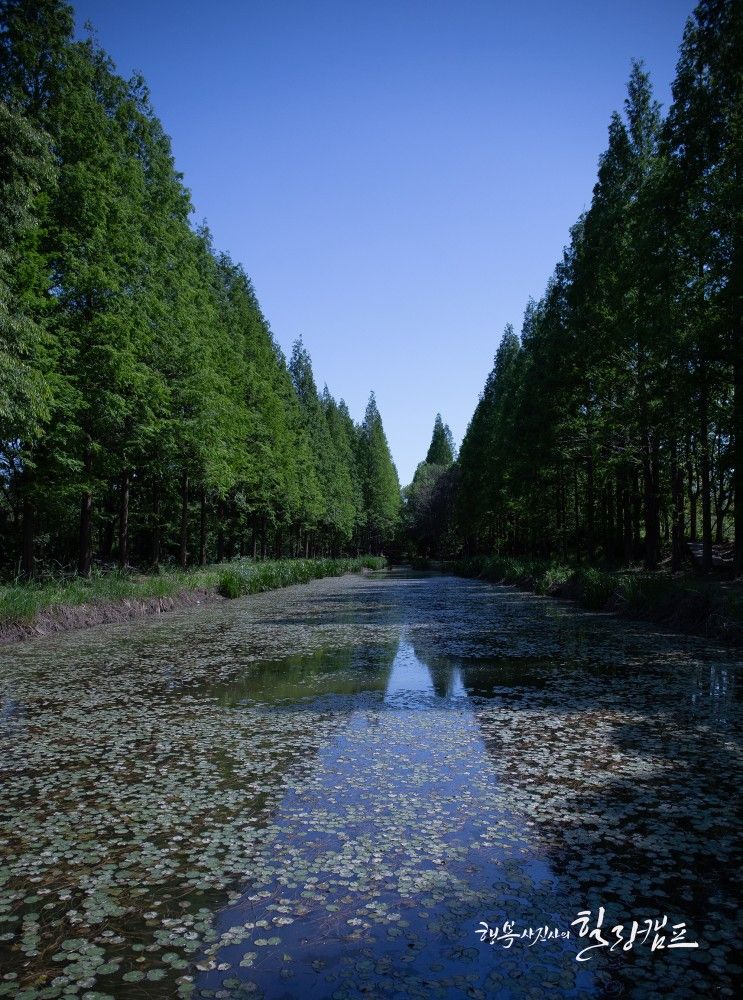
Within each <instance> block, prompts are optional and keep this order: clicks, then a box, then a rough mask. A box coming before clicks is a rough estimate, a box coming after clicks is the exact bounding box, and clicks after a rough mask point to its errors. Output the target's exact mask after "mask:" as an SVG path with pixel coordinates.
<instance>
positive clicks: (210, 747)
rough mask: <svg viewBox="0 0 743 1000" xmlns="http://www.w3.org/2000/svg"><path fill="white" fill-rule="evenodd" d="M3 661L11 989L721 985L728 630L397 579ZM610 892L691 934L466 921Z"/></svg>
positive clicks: (0, 911)
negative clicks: (597, 934) (708, 636)
mask: <svg viewBox="0 0 743 1000" xmlns="http://www.w3.org/2000/svg"><path fill="white" fill-rule="evenodd" d="M0 659H1V664H0V762H1V764H2V768H3V798H2V802H1V803H0V844H1V846H2V849H3V853H4V855H5V862H4V867H1V868H0V870H2V877H0V916H4V915H5V914H7V915H8V916H9V917H10V918H11V919H10V920H9V921H7V922H6V921H2V920H0V966H2V968H3V970H5V969H6V968H7V969H9V970H10V972H11V974H16V975H18V976H19V978H18V980H17V981H10V980H0V996H14V995H15V993H17V992H18V991H19V989H20V986H21V985H23V986H27V987H28V988H29V989H41V988H42V986H41V984H51V983H52V982H53V981H54V979H57V978H59V979H61V980H64V983H62V984H60V985H58V986H52V985H44V986H43V989H44V991H45V992H44V995H45V996H47V995H48V996H49V997H51V996H53V995H55V991H56V993H57V994H59V993H60V991H63V990H64V989H66V988H68V987H69V990H68V992H72V993H74V992H75V991H77V993H84V992H85V991H89V990H93V991H97V992H101V993H104V994H105V993H108V994H110V995H113V996H115V997H116V998H117V1000H118V998H122V1000H130V998H131V1000H140V998H143V1000H149V998H153V1000H159V998H162V997H165V996H168V997H170V996H183V997H186V996H187V995H188V994H189V990H190V991H191V993H193V982H190V981H189V980H187V979H186V980H184V979H182V977H183V976H184V975H185V976H189V975H190V976H195V977H196V981H197V982H198V987H199V991H198V992H197V993H194V995H196V996H198V995H199V993H200V992H202V987H204V988H205V989H206V990H207V995H214V994H215V993H218V992H219V993H221V994H222V995H226V996H229V997H231V998H235V1000H236V998H239V997H240V996H242V995H246V996H247V995H250V996H256V995H258V994H259V990H257V989H255V988H254V986H258V987H259V988H260V989H263V990H264V992H265V995H266V997H272V998H279V997H283V996H287V997H292V996H296V995H302V996H303V995H305V993H307V994H308V995H311V996H315V997H325V996H334V995H337V997H338V1000H342V998H345V997H354V996H356V993H354V991H356V992H357V993H358V995H362V994H363V995H365V996H401V997H402V996H436V995H442V996H452V997H453V996H464V995H471V996H473V997H478V996H480V995H482V996H487V997H491V996H495V997H499V998H501V1000H506V998H507V997H521V996H529V995H532V996H534V997H535V998H536V997H540V998H541V997H543V996H545V995H555V996H570V995H572V993H573V992H576V991H577V993H578V994H579V995H584V996H603V995H604V994H606V995H607V996H608V995H614V994H616V993H617V992H620V993H622V994H623V995H626V996H631V997H637V998H640V997H643V998H644V997H648V996H652V995H653V994H654V993H657V994H658V995H662V996H663V997H672V998H674V1000H676V998H679V1000H685V998H688V1000H697V998H699V997H701V996H707V995H712V992H713V991H714V993H715V995H718V994H719V995H720V996H730V995H733V993H732V989H733V986H732V984H733V982H734V980H735V977H736V976H737V975H739V974H740V973H741V972H743V969H741V967H740V964H739V963H738V962H737V937H736V934H737V932H736V920H737V918H738V908H737V899H738V895H737V886H736V884H735V875H736V872H737V871H738V865H737V859H738V858H739V853H736V852H737V851H738V849H739V840H738V838H737V829H738V828H737V827H736V825H735V816H734V811H733V810H734V805H735V802H736V796H737V794H738V789H739V781H740V751H741V747H740V740H739V736H738V734H739V728H740V690H741V687H740V683H739V680H738V677H739V669H740V665H739V664H738V663H737V662H736V660H735V657H734V655H732V654H731V653H730V652H729V651H724V650H719V649H715V648H713V647H711V646H710V645H709V644H707V643H705V642H704V641H703V640H698V639H689V638H686V637H679V636H671V635H667V634H662V633H659V632H657V631H655V630H653V629H652V628H650V627H647V626H644V625H641V624H632V623H628V622H625V621H618V620H616V619H612V618H611V617H609V616H606V615H588V614H585V613H581V612H579V611H576V610H575V609H573V608H570V607H568V606H564V605H560V604H558V603H556V602H553V601H550V600H548V599H542V598H538V597H535V596H533V595H523V594H519V593H518V592H516V591H514V590H511V589H509V588H499V587H492V586H490V585H487V584H483V583H480V582H478V581H464V580H455V579H452V578H446V577H437V576H423V575H415V574H413V575H407V576H406V575H405V574H400V573H390V574H382V575H380V576H376V577H371V578H366V579H359V578H353V579H351V578H349V579H346V580H342V581H337V580H325V581H321V582H319V583H316V584H313V585H311V586H309V587H307V588H291V589H290V590H288V591H286V592H279V593H274V594H264V595H256V596H255V597H252V598H248V599H245V600H239V601H234V602H230V603H228V604H225V605H223V606H212V607H209V608H205V609H201V610H199V611H197V612H194V611H189V612H185V613H183V614H180V613H174V614H172V615H168V616H163V617H162V618H159V619H153V620H151V621H139V622H136V623H133V624H127V625H118V626H113V627H109V626H106V627H103V628H94V629H90V630H88V631H86V632H81V633H78V634H71V635H67V636H64V635H60V636H56V637H53V638H49V639H45V640H38V641H30V642H28V643H24V644H21V645H19V646H17V647H6V648H5V649H4V650H3V652H2V656H1V658H0ZM251 896H252V897H254V898H252V899H251V898H250V897H251ZM599 905H604V906H605V907H606V914H607V923H608V922H609V921H617V920H625V921H628V920H631V919H632V918H638V919H644V918H646V917H649V916H656V915H661V914H663V913H664V912H665V913H668V915H669V918H673V919H674V920H677V919H681V920H686V921H687V924H688V927H689V934H690V937H691V938H698V939H699V940H700V944H701V947H700V949H699V952H698V953H696V954H690V953H686V954H684V953H681V954H679V953H675V954H673V953H669V952H658V953H655V954H652V955H651V954H650V953H649V952H648V950H647V948H646V949H645V951H644V952H642V951H641V950H638V949H635V950H634V951H633V952H632V953H630V954H627V955H621V956H617V955H616V954H615V955H614V956H607V955H605V954H601V953H600V954H597V955H596V957H595V959H592V960H591V962H590V963H588V967H587V968H584V967H580V968H579V967H577V966H576V963H575V962H574V960H573V958H572V953H571V952H570V951H569V949H567V948H566V947H565V946H561V945H559V944H555V942H552V941H550V942H544V943H540V944H536V945H534V946H533V947H532V948H528V946H527V945H526V944H525V943H523V942H516V943H515V944H514V945H513V946H512V948H511V949H509V950H508V951H504V950H503V949H499V946H498V945H497V944H496V945H495V946H493V947H489V946H488V945H487V944H481V943H480V942H479V940H478V939H477V937H476V935H475V933H474V929H475V927H476V926H477V925H478V923H479V921H480V920H481V919H485V920H487V921H488V922H489V923H490V925H491V926H493V925H494V924H498V923H502V921H503V920H504V919H506V918H508V919H511V920H513V921H514V922H515V923H516V925H517V929H518V928H523V927H525V926H532V927H537V926H539V925H540V924H542V923H544V921H545V920H546V919H548V917H549V916H554V918H555V920H558V919H559V925H560V926H561V927H565V926H567V925H569V923H570V921H571V920H572V919H574V918H575V915H576V914H577V912H578V910H581V909H584V908H586V907H589V908H591V909H592V910H593V912H596V910H597V908H598V906H599ZM272 907H276V909H274V908H272ZM358 911H361V912H360V913H359V912H358ZM70 913H72V914H73V916H68V915H69V914H70ZM39 915H40V916H39ZM16 918H17V919H16ZM258 921H265V922H266V926H265V927H263V926H261V925H260V924H259V925H258V926H256V927H245V926H244V925H245V924H246V923H254V924H257V923H258ZM349 921H351V922H349ZM238 925H239V926H238ZM235 928H237V929H235ZM225 934H226V936H224V935H225ZM70 937H72V939H73V940H74V941H75V942H76V944H75V945H74V947H75V948H77V951H73V950H71V951H70V953H69V954H68V953H66V952H64V951H59V941H60V940H65V939H67V938H70ZM274 937H279V938H280V941H279V942H278V943H261V944H258V943H257V939H259V940H262V941H263V942H269V941H271V939H272V938H274ZM571 944H572V942H571ZM210 948H213V949H214V954H215V956H217V955H218V956H219V959H220V961H219V962H218V964H221V965H225V964H227V965H228V966H229V968H226V969H224V968H223V969H218V968H215V969H208V968H206V969H201V970H197V969H195V968H194V967H193V965H192V960H193V958H194V957H195V956H197V955H201V956H202V957H207V956H206V953H207V951H208V950H209V949H210ZM24 949H25V950H24ZM574 951H575V949H574V948H573V953H574ZM252 953H255V957H254V958H250V960H249V961H247V960H246V957H245V956H246V955H251V954H252ZM55 955H56V956H57V957H56V958H55V957H54V956H55ZM285 955H288V956H289V958H288V959H286V958H285ZM242 962H246V964H242V965H241V964H240V963H242ZM313 962H314V963H315V964H314V965H313ZM201 964H204V963H203V962H202V963H201ZM207 964H208V963H207ZM99 970H105V971H99ZM328 976H331V977H333V976H334V977H335V978H334V979H331V980H330V981H329V980H328V979H327V977H328ZM578 977H580V978H578ZM225 982H228V983H229V985H225ZM206 983H208V984H209V985H208V986H205V984H206ZM83 984H84V985H83ZM251 984H252V985H251ZM527 984H529V986H528V989H527ZM362 987H363V989H362ZM209 990H212V991H213V992H212V994H209V992H208V991H209ZM726 991H727V992H726Z"/></svg>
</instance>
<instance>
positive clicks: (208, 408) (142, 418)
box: [0, 0, 400, 577]
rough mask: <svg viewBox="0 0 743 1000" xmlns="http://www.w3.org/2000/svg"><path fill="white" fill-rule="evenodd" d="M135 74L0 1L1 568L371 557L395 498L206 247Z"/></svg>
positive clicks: (51, 7)
mask: <svg viewBox="0 0 743 1000" xmlns="http://www.w3.org/2000/svg"><path fill="white" fill-rule="evenodd" d="M191 214H192V206H191V202H190V196H189V192H188V190H187V189H186V187H185V186H184V183H183V178H182V175H181V174H180V173H179V172H178V171H177V170H176V168H175V164H174V160H173V155H172V151H171V147H170V142H169V139H168V137H167V136H166V134H165V132H164V130H163V127H162V124H161V123H160V121H159V120H158V118H157V117H156V115H155V113H154V111H153V109H152V106H151V103H150V97H149V94H148V90H147V87H146V84H145V82H144V80H142V79H141V77H138V76H137V77H134V78H132V79H129V80H125V79H124V78H122V77H121V76H119V75H118V74H117V73H116V71H115V67H114V66H113V63H112V62H111V60H110V58H109V57H108V56H107V55H106V53H105V52H104V50H103V49H102V48H101V47H100V46H99V45H98V44H97V43H96V42H95V41H94V40H93V39H92V38H88V39H86V40H82V41H79V40H76V39H75V37H74V19H73V10H72V8H71V7H70V6H69V5H68V4H67V3H64V2H62V0H0V553H1V556H0V572H2V573H4V574H5V575H6V576H9V575H11V576H12V575H15V574H18V573H20V574H21V575H23V576H25V577H32V576H33V575H34V573H35V572H37V571H38V569H39V568H40V567H49V566H52V565H59V566H62V567H65V568H67V567H71V566H74V567H76V568H77V570H78V572H79V573H81V574H83V575H87V574H89V573H90V572H91V567H92V566H93V565H94V562H95V561H96V560H98V561H101V562H103V563H107V564H108V563H111V562H113V561H117V562H118V563H119V565H120V566H126V565H128V564H129V563H131V562H135V563H138V564H141V565H149V566H155V567H156V566H158V565H159V564H160V563H161V562H162V561H165V560H168V561H177V562H178V563H179V564H180V565H181V566H186V565H187V564H188V563H190V562H199V563H202V564H203V563H204V562H206V561H208V560H212V559H217V560H222V559H225V558H231V557H232V556H235V555H248V556H263V557H265V556H266V555H269V554H270V555H274V556H282V555H286V556H291V555H299V554H301V555H311V554H333V555H338V554H341V553H345V552H349V551H356V552H358V551H364V552H367V551H374V552H379V551H381V550H382V549H383V548H384V547H385V546H386V545H387V544H388V542H389V540H390V539H391V538H392V536H393V535H394V533H395V531H396V528H397V522H398V515H399V508H400V489H399V484H398V480H397V473H396V471H395V467H394V465H393V462H392V458H391V455H390V451H389V447H388V444H387V440H386V437H385V433H384V428H383V425H382V419H381V416H380V414H379V410H378V408H377V405H376V402H375V399H374V395H373V394H372V396H371V398H370V400H369V404H368V406H367V409H366V414H365V416H364V419H363V421H362V422H361V423H360V424H356V423H355V422H354V421H353V419H352V418H351V415H350V413H349V411H348V408H347V407H346V405H345V403H344V402H343V401H342V400H341V401H340V402H338V401H336V400H335V399H334V398H333V397H332V396H331V395H330V393H329V392H328V390H327V388H326V389H325V390H324V391H323V392H322V393H320V392H318V390H317V387H316V384H315V380H314V376H313V373H312V367H311V362H310V357H309V354H308V353H307V351H306V349H305V347H304V346H303V345H302V343H301V342H297V343H296V344H295V346H294V349H293V352H292V355H291V358H289V359H288V360H287V359H286V358H285V357H284V355H283V354H282V352H281V350H280V348H279V347H278V345H277V343H276V341H275V340H274V338H273V336H272V333H271V330H270V328H269V325H268V323H267V322H266V319H265V317H264V316H263V314H262V312H261V309H260V306H259V303H258V300H257V298H256V294H255V291H254V289H253V286H252V284H251V282H250V279H249V278H248V276H247V275H246V274H245V272H244V270H243V269H242V267H241V266H240V265H239V264H237V263H236V262H234V261H233V260H232V259H231V258H230V256H229V255H228V254H226V253H222V252H218V251H217V250H215V248H214V246H213V244H212V240H211V236H210V234H209V231H208V229H207V228H206V226H203V225H202V226H200V227H196V228H194V227H193V226H192V225H191V223H190V218H191Z"/></svg>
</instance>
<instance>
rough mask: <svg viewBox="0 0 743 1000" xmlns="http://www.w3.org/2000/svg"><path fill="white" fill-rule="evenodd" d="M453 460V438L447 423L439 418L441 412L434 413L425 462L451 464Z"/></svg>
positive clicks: (429, 463)
mask: <svg viewBox="0 0 743 1000" xmlns="http://www.w3.org/2000/svg"><path fill="white" fill-rule="evenodd" d="M453 461H454V439H453V438H452V435H451V431H450V430H449V427H448V425H447V424H444V421H443V420H442V419H441V414H440V413H437V414H436V420H435V421H434V425H433V434H432V435H431V444H430V445H429V446H428V452H427V453H426V463H427V464H428V465H444V466H448V465H451V464H452V462H453Z"/></svg>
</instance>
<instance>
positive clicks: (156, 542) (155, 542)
mask: <svg viewBox="0 0 743 1000" xmlns="http://www.w3.org/2000/svg"><path fill="white" fill-rule="evenodd" d="M152 568H153V569H155V570H158V569H160V480H159V479H157V480H155V485H154V487H153V490H152Z"/></svg>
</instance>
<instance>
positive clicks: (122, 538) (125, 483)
mask: <svg viewBox="0 0 743 1000" xmlns="http://www.w3.org/2000/svg"><path fill="white" fill-rule="evenodd" d="M130 480H131V475H130V472H129V469H126V470H125V471H124V472H122V474H121V484H120V487H121V493H120V496H119V568H120V569H124V567H125V566H126V565H127V563H128V562H129V483H130Z"/></svg>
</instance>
